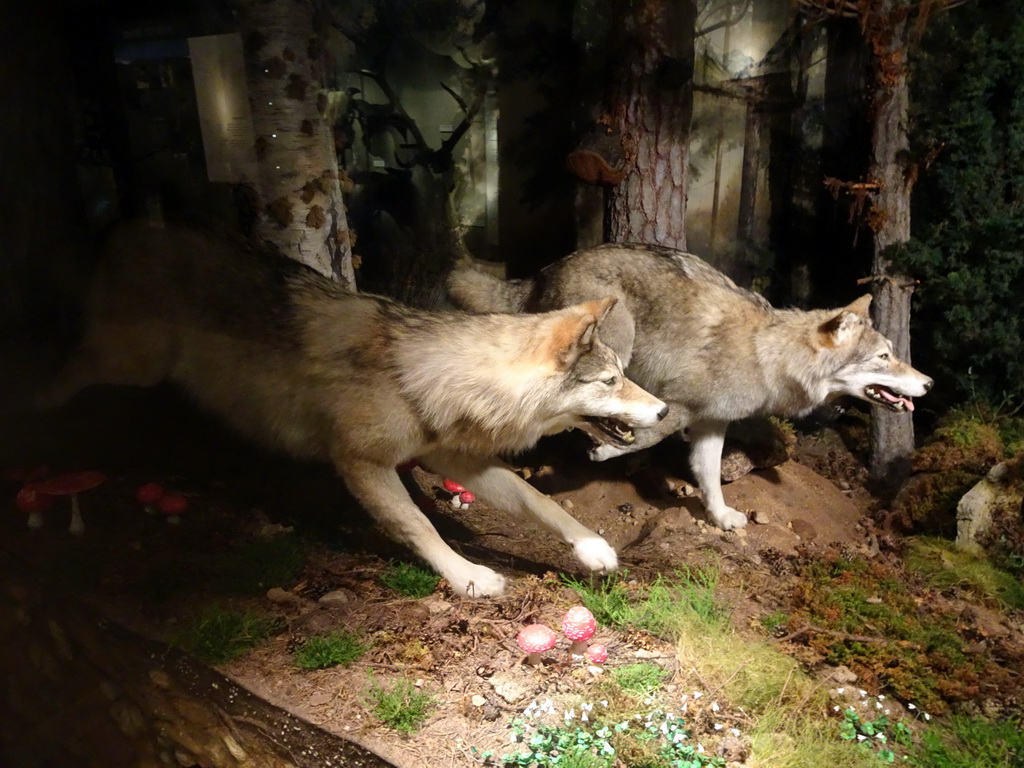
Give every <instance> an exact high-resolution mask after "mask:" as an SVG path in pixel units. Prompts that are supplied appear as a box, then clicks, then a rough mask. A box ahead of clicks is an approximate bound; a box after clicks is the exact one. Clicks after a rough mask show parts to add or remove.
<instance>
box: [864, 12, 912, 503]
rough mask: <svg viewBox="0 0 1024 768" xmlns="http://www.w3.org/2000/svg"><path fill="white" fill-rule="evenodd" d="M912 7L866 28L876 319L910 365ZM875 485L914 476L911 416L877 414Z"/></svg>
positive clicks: (882, 15) (875, 17) (874, 16)
mask: <svg viewBox="0 0 1024 768" xmlns="http://www.w3.org/2000/svg"><path fill="white" fill-rule="evenodd" d="M911 10H912V8H911V5H910V4H909V3H908V2H906V0H878V1H877V3H875V4H874V5H873V7H872V8H871V10H870V11H869V16H868V23H867V25H866V30H867V36H868V43H869V45H870V46H871V80H872V86H873V96H872V103H871V115H872V118H873V126H872V136H871V159H870V164H869V167H868V179H869V180H871V181H873V182H875V183H877V184H878V185H879V189H878V192H877V193H876V194H875V196H874V199H873V200H872V206H871V211H870V213H869V223H870V225H871V229H872V231H873V232H874V260H873V263H872V274H873V275H875V277H876V281H875V283H874V285H875V288H874V292H873V293H874V301H873V302H872V307H873V309H872V315H873V317H874V322H875V326H876V327H877V328H878V330H879V331H880V332H881V333H883V334H884V335H886V336H887V337H889V338H890V339H891V340H892V342H893V346H894V348H895V350H896V353H897V354H898V355H899V356H900V357H901V358H902V359H903V360H906V361H907V362H910V298H911V296H912V294H913V292H914V287H913V285H914V283H913V280H911V279H910V278H909V277H907V276H906V275H902V274H898V273H894V272H893V271H892V264H891V261H890V259H888V258H886V255H885V254H886V249H887V248H889V247H890V246H892V245H895V244H897V243H902V242H906V241H907V240H909V239H910V194H911V190H912V187H913V182H912V181H911V180H910V179H908V175H907V170H908V169H907V161H906V157H907V155H908V151H909V142H908V138H907V114H908V107H909V87H908V83H907V72H908V62H907V51H908V45H909V35H910V25H909V24H908V18H909V16H910V13H911ZM870 436H871V460H870V472H871V477H872V479H873V480H875V481H876V482H881V483H883V484H898V483H900V482H901V481H902V480H904V479H906V476H907V474H908V473H909V457H910V454H911V453H913V451H914V422H913V417H912V415H911V414H910V413H907V412H900V413H892V412H889V411H883V410H882V409H879V408H876V409H874V410H873V411H872V418H871V432H870Z"/></svg>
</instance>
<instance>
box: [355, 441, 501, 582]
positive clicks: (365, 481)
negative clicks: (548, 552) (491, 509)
mask: <svg viewBox="0 0 1024 768" xmlns="http://www.w3.org/2000/svg"><path fill="white" fill-rule="evenodd" d="M338 464H341V462H338ZM338 471H339V473H340V474H341V476H342V478H343V479H344V480H345V484H346V485H347V486H348V489H349V491H351V492H352V495H353V496H355V497H356V498H357V499H358V500H359V501H360V502H361V503H362V505H363V506H364V507H365V508H366V511H367V512H369V513H370V514H371V515H372V516H373V518H374V520H376V521H377V522H378V523H379V524H380V525H381V527H382V528H384V530H385V531H386V532H387V533H388V534H389V535H390V536H391V537H392V538H393V539H395V540H396V541H398V542H401V543H402V544H405V545H406V546H408V547H409V548H410V549H412V550H413V551H414V552H415V553H416V554H417V555H419V556H420V557H421V558H423V559H424V560H425V561H426V562H428V563H429V564H430V565H431V567H432V568H433V569H434V570H435V571H437V572H438V573H439V574H441V575H442V576H443V577H444V578H446V579H447V580H448V583H449V584H451V586H452V589H453V590H455V591H456V592H457V593H458V594H460V595H468V596H469V597H492V596H495V595H500V594H502V593H503V592H504V591H505V577H504V576H502V575H501V574H499V573H496V572H494V571H492V570H491V569H490V568H487V567H486V566H483V565H477V564H476V563H471V562H469V560H466V559H465V558H464V557H462V556H461V555H459V554H458V553H456V552H455V550H453V549H452V548H451V547H449V546H448V545H447V544H445V542H444V540H442V539H441V537H440V535H439V534H438V533H437V530H435V528H434V526H433V525H431V524H430V521H429V520H427V518H426V516H424V514H423V513H422V512H420V510H419V508H418V507H417V506H416V504H415V503H414V502H413V500H412V499H411V498H409V494H408V492H407V491H406V490H405V486H403V485H402V481H401V479H399V477H398V473H397V472H396V471H395V470H394V468H393V467H381V466H379V465H377V464H374V463H372V462H367V461H358V460H351V459H350V460H348V461H347V462H345V463H344V465H342V466H338Z"/></svg>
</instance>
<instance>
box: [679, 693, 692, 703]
mask: <svg viewBox="0 0 1024 768" xmlns="http://www.w3.org/2000/svg"><path fill="white" fill-rule="evenodd" d="M688 698H690V697H689V696H687V695H686V694H685V693H684V694H683V698H681V699H680V701H686V700H687V699H688Z"/></svg>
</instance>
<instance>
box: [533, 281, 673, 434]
mask: <svg viewBox="0 0 1024 768" xmlns="http://www.w3.org/2000/svg"><path fill="white" fill-rule="evenodd" d="M615 303H616V299H615V298H614V297H607V298H604V299H599V300H597V301H588V302H585V303H583V304H577V305H574V306H571V307H568V308H566V309H564V310H560V311H559V312H557V313H554V314H555V315H557V319H556V321H555V323H556V324H555V331H554V333H553V334H552V335H551V337H550V341H549V344H550V346H549V349H548V352H547V356H548V359H549V360H552V361H554V365H555V368H556V370H557V372H558V374H559V375H560V376H561V397H560V399H561V400H562V404H561V407H562V408H564V410H565V411H566V412H567V413H568V414H571V417H572V421H573V423H572V424H571V425H569V426H573V427H577V428H579V429H582V430H583V431H585V432H586V433H587V434H589V435H590V436H591V437H592V438H593V439H594V440H596V441H598V442H601V443H609V442H610V443H616V444H619V445H629V444H630V443H632V442H633V441H634V439H635V438H634V435H633V431H632V430H633V428H634V427H652V426H654V425H655V424H657V423H658V422H659V421H660V420H661V419H663V418H664V417H665V414H666V413H667V412H668V406H666V405H665V403H664V402H662V401H661V400H659V399H658V398H656V397H655V396H654V395H652V394H650V393H649V392H647V391H646V390H644V389H641V388H640V387H639V386H638V385H637V384H635V383H633V382H632V381H630V380H629V379H627V378H626V377H625V375H624V374H623V371H622V363H621V361H620V360H619V357H618V355H617V354H616V353H615V351H614V350H613V349H612V348H611V347H609V346H608V345H607V344H605V343H604V342H603V341H601V338H600V331H601V325H602V323H603V322H604V321H605V319H606V318H607V317H608V314H609V312H611V311H612V309H613V307H614V306H615Z"/></svg>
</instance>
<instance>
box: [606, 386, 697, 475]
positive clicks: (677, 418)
mask: <svg viewBox="0 0 1024 768" xmlns="http://www.w3.org/2000/svg"><path fill="white" fill-rule="evenodd" d="M665 402H666V404H667V405H668V415H666V416H665V418H664V419H662V420H661V421H659V422H658V423H657V424H655V425H654V426H653V427H641V428H638V429H634V430H633V435H634V437H635V438H636V439H635V440H634V441H633V442H632V443H630V444H629V445H619V444H616V443H601V444H600V445H595V446H594V447H593V448H591V449H590V452H589V454H588V456H590V459H591V460H592V461H605V460H607V459H614V458H615V457H616V456H625V455H626V454H627V453H636V452H637V451H642V450H643V449H644V448H650V447H651V446H652V445H657V444H658V443H660V442H661V441H662V440H664V439H665V438H666V437H668V436H669V435H671V434H672V433H673V432H678V431H679V430H681V429H683V427H685V426H686V425H687V423H688V422H689V413H688V412H687V411H686V409H685V408H683V407H682V406H681V405H679V404H678V403H672V402H669V401H667V400H666V401H665Z"/></svg>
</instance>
